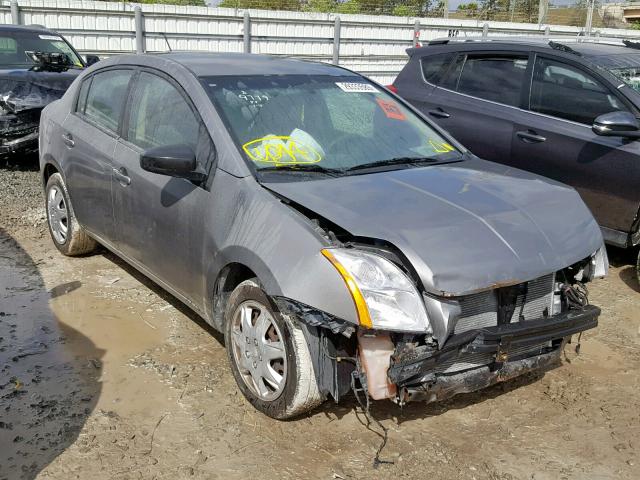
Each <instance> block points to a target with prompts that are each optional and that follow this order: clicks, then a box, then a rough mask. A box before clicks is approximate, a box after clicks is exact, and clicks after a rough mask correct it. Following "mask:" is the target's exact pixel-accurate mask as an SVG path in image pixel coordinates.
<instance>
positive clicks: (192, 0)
mask: <svg viewBox="0 0 640 480" xmlns="http://www.w3.org/2000/svg"><path fill="white" fill-rule="evenodd" d="M104 1H113V0H104ZM135 3H164V4H166V5H193V6H195V7H206V6H207V3H206V1H205V0H136V1H135Z"/></svg>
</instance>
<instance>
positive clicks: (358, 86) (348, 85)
mask: <svg viewBox="0 0 640 480" xmlns="http://www.w3.org/2000/svg"><path fill="white" fill-rule="evenodd" d="M336 85H337V86H338V87H339V88H340V90H342V91H343V92H347V93H378V89H377V88H376V87H374V86H373V85H371V84H370V83H355V82H336Z"/></svg>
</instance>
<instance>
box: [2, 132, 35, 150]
mask: <svg viewBox="0 0 640 480" xmlns="http://www.w3.org/2000/svg"><path fill="white" fill-rule="evenodd" d="M37 150H38V130H37V129H36V130H34V131H32V132H31V133H28V134H27V135H25V136H23V137H18V138H5V137H2V135H0V157H2V156H6V155H10V154H14V153H25V154H26V153H33V152H35V151H37Z"/></svg>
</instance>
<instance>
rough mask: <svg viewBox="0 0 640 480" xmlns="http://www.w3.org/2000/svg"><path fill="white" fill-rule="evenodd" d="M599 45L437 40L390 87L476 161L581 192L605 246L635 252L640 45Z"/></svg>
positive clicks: (415, 52)
mask: <svg viewBox="0 0 640 480" xmlns="http://www.w3.org/2000/svg"><path fill="white" fill-rule="evenodd" d="M597 42H598V43H596V40H595V39H594V40H592V41H588V40H580V39H570V40H555V41H553V40H549V39H544V38H542V37H540V38H524V39H522V38H519V39H515V40H514V39H507V40H506V39H494V40H489V39H482V40H476V41H473V40H469V39H466V40H462V39H460V40H458V39H444V40H435V41H432V42H430V43H429V44H428V45H427V46H424V47H420V48H414V49H409V50H408V54H409V57H410V60H409V63H408V64H407V65H406V66H405V68H404V69H403V70H402V72H401V73H400V75H398V78H397V79H396V81H395V82H394V84H393V85H392V86H391V89H392V90H394V91H396V92H397V93H398V94H399V95H401V96H402V97H404V98H405V99H406V100H408V101H409V102H411V103H412V104H413V105H414V106H415V107H417V108H418V109H419V110H421V111H422V112H423V113H425V114H426V115H428V116H429V117H431V118H432V119H434V120H436V121H437V122H438V123H439V124H440V125H441V126H443V127H444V128H446V129H447V130H449V131H450V132H451V134H452V135H453V136H454V137H456V138H457V139H458V140H460V141H461V142H462V143H463V144H464V145H465V146H467V147H468V148H469V149H470V150H472V151H473V153H475V154H476V155H478V156H480V157H482V158H486V159H488V160H492V161H494V162H499V163H503V164H505V165H509V166H513V167H517V168H521V169H524V170H529V171H531V172H535V173H538V174H541V175H544V176H546V177H550V178H553V179H555V180H558V181H560V182H563V183H566V184H568V185H571V186H573V187H575V188H576V189H577V190H578V191H579V192H580V194H581V195H582V198H583V200H584V201H585V203H586V204H587V205H588V206H589V208H590V209H591V211H592V212H593V214H594V216H595V218H596V220H597V221H598V223H599V224H600V226H601V228H602V233H603V235H604V238H605V240H606V242H607V243H609V244H612V245H616V246H619V247H625V248H626V247H635V246H638V244H640V231H639V227H640V216H639V206H640V143H639V142H638V141H637V140H638V139H639V138H640V130H639V125H638V121H637V117H638V115H639V114H640V93H639V91H640V50H639V49H640V43H633V42H630V41H623V42H621V41H619V40H618V41H617V43H615V44H614V42H613V41H607V40H602V39H600V40H598V41H597ZM558 208H560V209H561V208H562V206H561V205H559V206H558ZM637 273H638V277H639V279H640V255H639V257H638V265H637Z"/></svg>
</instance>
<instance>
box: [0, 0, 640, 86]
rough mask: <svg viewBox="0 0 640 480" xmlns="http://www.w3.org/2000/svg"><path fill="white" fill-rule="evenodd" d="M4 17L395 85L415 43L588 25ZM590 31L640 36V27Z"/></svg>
mask: <svg viewBox="0 0 640 480" xmlns="http://www.w3.org/2000/svg"><path fill="white" fill-rule="evenodd" d="M0 22H2V23H20V24H40V25H44V26H46V27H48V28H52V29H55V30H57V31H59V32H60V33H61V34H63V35H65V36H66V37H67V38H68V39H69V40H70V41H71V43H72V44H73V45H74V46H75V47H76V48H77V49H78V50H79V51H80V52H81V53H85V54H86V53H93V54H98V55H100V56H108V55H115V54H120V53H130V52H138V53H142V52H165V51H167V50H198V51H212V52H243V51H244V52H253V53H267V54H272V55H286V56H293V57H300V58H307V59H313V60H317V61H325V62H333V63H339V64H340V65H344V66H346V67H348V68H351V69H353V70H356V71H358V72H360V73H363V74H365V75H368V76H371V77H372V78H374V79H376V80H378V81H380V82H391V81H392V80H393V78H395V75H396V74H397V73H398V72H399V71H400V69H401V68H402V67H403V65H404V63H405V62H406V54H405V50H406V48H407V47H410V46H411V45H412V44H414V43H415V42H417V41H422V42H424V41H426V40H430V39H434V38H439V37H443V36H444V37H446V36H469V37H472V36H482V35H485V36H493V35H499V36H509V35H516V36H522V35H550V36H561V35H572V36H575V35H580V34H585V28H584V27H575V26H564V25H550V24H546V23H518V22H499V21H495V20H482V19H467V18H429V17H422V18H416V17H402V16H384V15H383V16H380V15H378V16H373V15H351V14H336V13H317V12H293V11H273V10H254V9H241V8H237V9H236V8H207V7H193V6H176V5H165V4H160V5H158V4H155V5H154V4H141V5H136V4H130V3H115V2H95V1H85V0H19V1H16V0H12V1H7V0H3V1H1V2H0ZM592 34H594V35H596V34H599V35H603V36H615V37H630V36H634V37H640V31H633V30H614V29H607V28H598V29H597V31H596V30H595V29H594V30H593V32H592Z"/></svg>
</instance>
